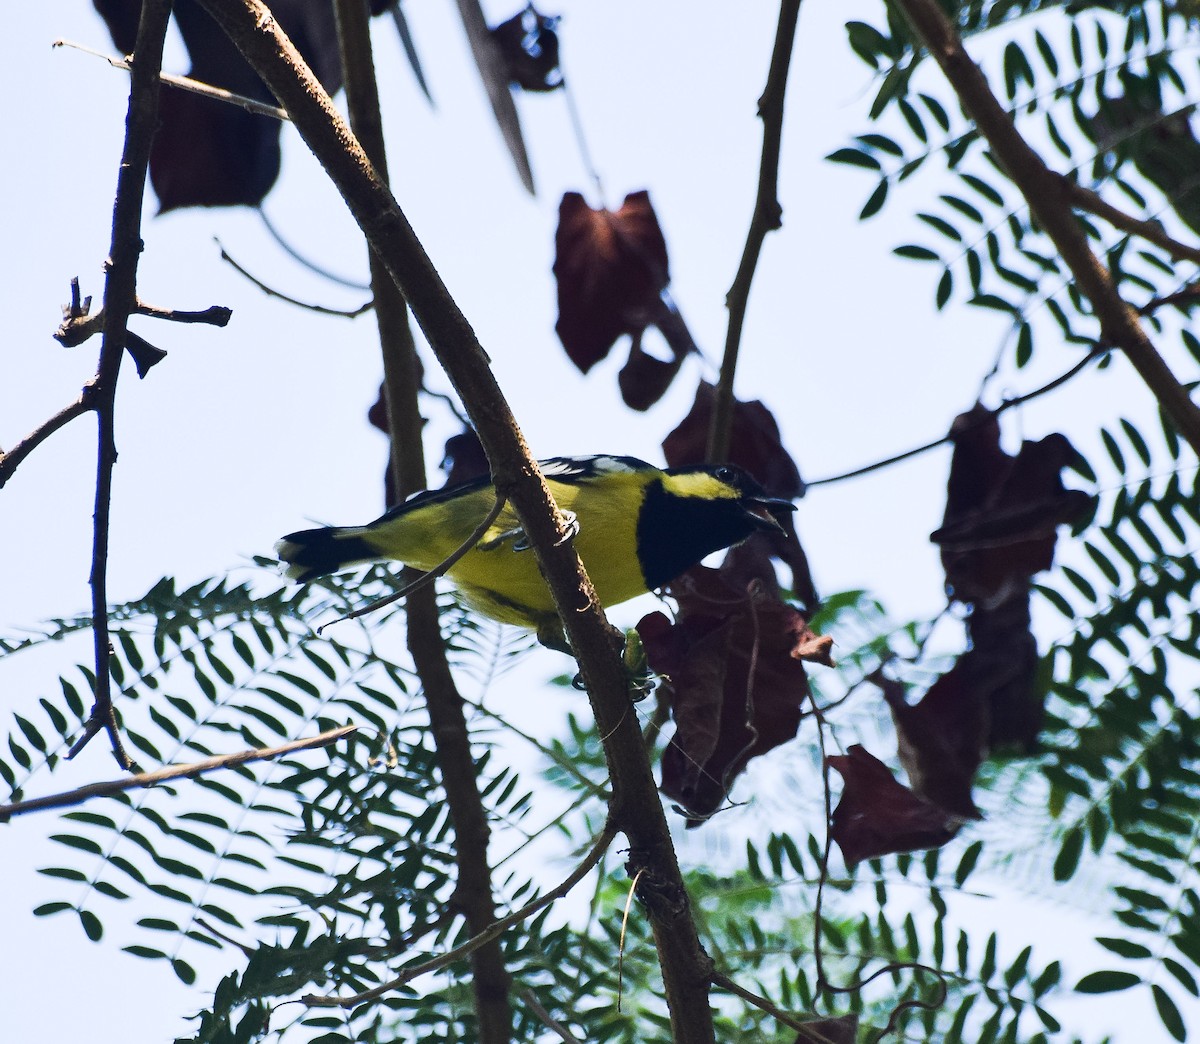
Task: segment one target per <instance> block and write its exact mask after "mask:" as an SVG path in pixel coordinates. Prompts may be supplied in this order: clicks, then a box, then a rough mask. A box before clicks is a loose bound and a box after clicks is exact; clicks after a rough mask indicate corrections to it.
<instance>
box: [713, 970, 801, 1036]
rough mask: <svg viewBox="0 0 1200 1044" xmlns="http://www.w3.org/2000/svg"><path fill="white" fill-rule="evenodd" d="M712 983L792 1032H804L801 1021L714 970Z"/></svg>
mask: <svg viewBox="0 0 1200 1044" xmlns="http://www.w3.org/2000/svg"><path fill="white" fill-rule="evenodd" d="M712 983H713V985H714V986H719V987H720V988H721V989H723V990H726V991H727V992H729V993H732V994H735V995H736V996H738V997H741V998H742V1000H744V1001H748V1002H749V1003H751V1004H753V1005H754V1006H755V1007H756V1008H759V1009H761V1010H762V1011H765V1012H767V1014H769V1015H771V1016H773V1017H774V1018H775V1020H776V1021H777V1022H782V1023H783V1024H784V1025H785V1026H790V1027H791V1028H792V1029H794V1030H800V1031H801V1032H804V1031H805V1028H806V1027H805V1025H804V1022H803V1021H802V1020H801V1019H798V1018H796V1016H795V1015H790V1014H789V1013H788V1012H786V1011H784V1010H783V1009H782V1008H779V1007H777V1006H776V1005H774V1004H772V1003H771V1002H770V1001H769V1000H767V998H766V997H760V996H759V995H758V994H757V993H752V992H751V991H750V990H748V989H746V988H745V987H744V986H739V985H738V984H737V983H736V982H734V981H733V980H732V979H731V978H730V977H729V976H728V975H725V974H724V973H722V972H719V971H715V970H714V971H713V973H712ZM801 1039H804V1038H801Z"/></svg>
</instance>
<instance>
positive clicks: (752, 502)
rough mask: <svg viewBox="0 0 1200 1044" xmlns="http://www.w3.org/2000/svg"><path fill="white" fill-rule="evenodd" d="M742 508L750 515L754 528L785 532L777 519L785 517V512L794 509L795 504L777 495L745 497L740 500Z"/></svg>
mask: <svg viewBox="0 0 1200 1044" xmlns="http://www.w3.org/2000/svg"><path fill="white" fill-rule="evenodd" d="M742 509H743V510H744V511H745V512H746V514H747V515H749V516H750V519H751V521H752V522H753V523H754V525H755V527H756V528H758V529H765V530H767V531H768V532H775V533H785V532H786V530H785V529H784V528H783V526H781V525H780V524H779V519H780V518H785V517H786V513H787V512H789V511H795V510H796V505H795V504H793V503H792V502H791V501H790V500H780V499H778V498H777V497H746V498H745V499H744V500H743V501H742Z"/></svg>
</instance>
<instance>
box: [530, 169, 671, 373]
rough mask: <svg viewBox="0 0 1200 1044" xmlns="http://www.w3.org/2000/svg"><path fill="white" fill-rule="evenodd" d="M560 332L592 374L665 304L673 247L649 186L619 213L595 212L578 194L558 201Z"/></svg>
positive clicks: (556, 266) (569, 352)
mask: <svg viewBox="0 0 1200 1044" xmlns="http://www.w3.org/2000/svg"><path fill="white" fill-rule="evenodd" d="M554 244H555V259H554V269H553V270H554V275H555V277H556V279H557V281H558V322H557V323H556V324H555V330H556V331H557V332H558V336H559V339H560V340H561V341H562V344H563V347H564V348H565V349H566V350H567V355H568V356H569V357H570V359H571V361H572V362H573V363H574V364H575V365H576V366H578V367H579V369H580V370H581V371H583V372H584V373H587V371H588V370H590V369H591V368H592V367H593V366H594V365H596V363H598V362H599V361H600V360H601V359H603V358H604V357H605V356H606V355H608V352H609V350H610V349H611V348H612V346H613V343H614V342H615V341H616V340H617V338H618V337H620V336H621V335H622V334H640V333H641V332H642V331H643V330H645V329H646V327H647V326H648V325H649V324H650V323H651V322H653V320H654V317H655V316H656V315H657V314H658V311H659V310H660V309H661V308H662V306H663V305H662V298H661V294H662V291H663V290H664V289H666V287H667V284H668V282H669V281H670V277H669V274H668V270H667V244H666V241H665V240H664V239H663V234H662V229H660V228H659V225H658V218H657V217H656V216H655V214H654V208H653V207H652V206H651V205H650V194H649V193H648V192H646V191H644V190H643V191H640V192H631V193H630V194H629V195H628V196H626V197H625V202H624V203H623V204H622V205H621V208H620V209H619V210H617V211H608V210H593V209H592V208H591V207H589V206H588V205H587V202H586V201H585V200H584V198H583V196H582V195H580V194H579V193H578V192H568V193H566V194H565V195H564V196H563V198H562V202H561V203H560V204H559V209H558V230H557V231H556V233H555V237H554Z"/></svg>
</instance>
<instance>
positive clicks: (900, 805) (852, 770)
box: [826, 743, 960, 866]
mask: <svg viewBox="0 0 1200 1044" xmlns="http://www.w3.org/2000/svg"><path fill="white" fill-rule="evenodd" d="M826 760H827V761H828V763H829V766H830V768H833V769H836V770H837V771H838V772H839V773H841V776H842V779H843V781H844V782H843V786H842V796H841V799H840V800H839V801H838V804H837V808H835V809H834V810H833V822H832V824H831V828H830V834H831V836H832V837H833V840H834V841H836V842H837V846H838V848H840V849H841V851H842V858H843V859H844V860H845V861H846V865H847V866H854V865H855V864H856V863H860V862H862V861H863V860H864V859H873V858H875V857H876V856H881V855H888V854H889V853H892V852H914V851H920V850H922V849H926V848H940V847H941V846H942V845H944V844H946V842H947V841H949V840H951V838H953V837H954V835H955V834H957V833H958V830H959V824H960V820H959V819H958V817H956V816H954V815H952V814H951V813H949V812H946V811H945V810H944V809H940V808H938V807H937V806H936V805H933V804H931V803H930V802H928V801H926V800H924V799H923V798H921V797H918V796H917V795H916V794H914V793H913V792H912V791H911V790H909V789H908V787H906V786H904V785H903V784H902V783H899V782H897V780H896V778H895V777H894V776H893V775H892V773H891V771H890V770H889V769H888V767H887V766H886V765H885V764H884V763H883V762H882V761H880V760H879V759H878V758H876V757H875V756H874V755H872V754H870V753H868V751H867V750H866V748H864V747H862V746H860V745H859V744H857V743H856V744H854V745H853V746H852V747H850V749H849V750H848V751H847V752H846V753H845V754H832V755H830V756H829V757H828V758H827V759H826Z"/></svg>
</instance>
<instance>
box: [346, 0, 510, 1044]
mask: <svg viewBox="0 0 1200 1044" xmlns="http://www.w3.org/2000/svg"><path fill="white" fill-rule="evenodd" d="M334 10H335V13H336V15H337V25H338V41H339V44H340V47H341V57H342V68H343V69H344V70H345V71H346V73H345V75H346V101H347V106H348V109H349V112H350V125H351V128H352V129H353V131H354V133H355V135H356V136H357V137H358V139H359V141H360V142H361V143H362V147H363V151H364V152H365V153H366V154H367V156H368V157H369V158H370V160H371V163H372V164H373V165H374V167H375V169H376V170H377V171H378V172H379V177H380V179H381V180H383V181H384V182H387V180H388V171H387V151H386V148H385V144H384V137H383V121H382V117H381V113H380V106H379V91H378V86H377V83H376V79H375V61H374V57H373V55H372V53H371V30H370V21H369V13H368V11H367V6H366V4H364V3H363V2H362V0H337V3H336V4H335V5H334ZM370 267H371V293H372V295H373V297H374V299H375V317H376V320H377V322H378V324H379V343H380V346H381V348H382V350H383V373H384V378H383V393H384V402H385V403H386V404H387V416H388V433H389V436H390V439H391V456H390V459H389V463H388V469H389V473H388V479H389V481H388V483H387V484H386V488H387V489H388V491H389V492H390V493H391V496H390V497H388V498H387V499H388V502H389V506H390V504H393V503H400V502H401V501H403V500H404V499H405V498H406V497H407V496H408V495H409V494H410V493H415V492H417V491H418V490H422V489H426V488H427V487H428V484H429V483H428V479H427V477H426V474H425V453H424V449H423V441H422V426H423V420H422V418H421V408H420V403H419V401H418V392H419V391H420V387H421V364H420V360H419V359H418V357H417V350H416V345H415V344H414V342H413V336H412V328H411V327H410V326H409V321H408V306H407V305H406V304H405V302H404V297H403V295H402V294H401V293H400V290H399V288H398V287H397V286H396V283H395V281H394V280H393V279H392V277H391V275H390V274H389V272H388V269H387V266H386V265H385V264H384V262H383V261H382V259H381V258H380V257H379V255H378V254H377V253H376V252H375V251H374V250H372V251H371V255H370ZM503 503H504V498H503V497H500V496H498V497H497V498H496V506H495V508H494V510H493V512H491V518H492V519H493V520H494V518H495V517H496V516H498V515H499V513H500V510H501V507H502V505H503ZM490 524H491V522H490V521H489V522H488V525H490ZM481 529H482V531H481V532H479V536H482V535H483V532H486V527H481ZM470 546H474V541H472V543H471V545H469V546H468V547H464V548H463V549H462V553H463V554H465V553H466V551H467V550H469V547H470ZM447 568H448V566H447ZM406 573H407V574H409V575H410V576H417V577H418V579H414V580H412V581H411V583H410V584H409V585H408V587H407V591H408V613H407V620H408V627H407V640H408V649H409V652H410V654H411V655H412V658H413V663H414V665H415V666H416V669H417V676H418V677H419V678H420V680H421V688H422V691H423V692H424V694H425V703H426V707H427V709H428V711H429V724H430V731H431V734H432V736H433V741H434V748H435V750H436V752H437V759H438V767H439V769H440V772H441V777H442V788H443V789H444V790H445V792H446V804H447V807H448V809H449V812H450V820H451V823H452V825H453V827H454V838H455V844H454V860H455V870H456V880H455V888H454V895H453V897H452V899H451V904H450V905H451V908H452V909H454V910H457V911H459V912H461V913H462V915H463V916H464V917H465V919H466V922H467V929H468V931H469V932H471V934H473V935H477V934H478V933H480V932H482V931H483V930H484V929H485V928H486V927H487V926H488V925H490V924H492V923H493V922H494V921H495V920H496V902H495V898H494V895H493V890H492V876H491V867H490V866H489V863H488V842H489V839H490V835H491V831H490V829H489V827H488V821H487V809H486V808H485V807H484V804H483V798H482V797H481V795H480V793H479V775H478V772H477V770H476V767H475V758H474V756H473V754H472V751H471V737H470V733H469V731H468V729H467V718H466V713H465V712H464V709H463V700H462V696H461V695H460V694H459V692H458V686H457V685H456V684H455V681H454V676H453V674H452V673H451V671H450V665H449V663H448V662H447V660H446V646H445V643H444V641H443V639H442V633H441V623H440V619H439V614H438V606H437V595H436V592H435V590H434V587H433V584H432V582H428V583H426V584H424V585H422V586H415V585H420V584H421V580H420V579H419V574H417V573H416V571H414V570H406ZM426 576H427V577H428V576H429V574H426ZM470 959H471V972H472V974H471V988H472V990H473V992H474V995H475V1013H476V1016H477V1018H478V1025H477V1032H478V1035H479V1041H480V1044H507V1042H508V1041H510V1040H511V1039H512V1023H513V1016H512V1007H511V1003H510V1000H509V990H510V986H511V982H510V976H509V974H508V971H507V969H506V968H505V964H504V951H503V948H502V946H501V940H500V938H499V937H496V938H493V939H490V940H487V941H486V942H483V943H481V944H480V946H479V947H478V948H477V949H475V950H473V951H471V954H470Z"/></svg>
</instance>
